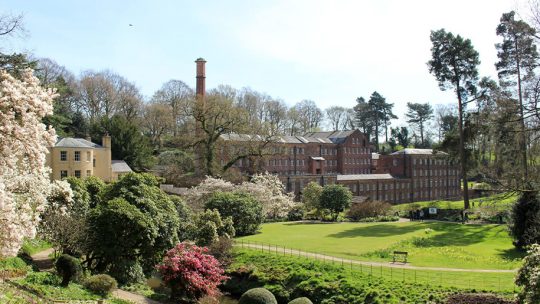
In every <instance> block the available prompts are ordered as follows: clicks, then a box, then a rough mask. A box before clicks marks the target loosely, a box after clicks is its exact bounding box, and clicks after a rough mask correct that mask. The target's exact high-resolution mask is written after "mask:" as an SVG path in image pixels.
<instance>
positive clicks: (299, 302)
mask: <svg viewBox="0 0 540 304" xmlns="http://www.w3.org/2000/svg"><path fill="white" fill-rule="evenodd" d="M289 304H313V302H311V300H310V299H308V298H306V297H301V298H296V299H294V300H292V301H290V302H289Z"/></svg>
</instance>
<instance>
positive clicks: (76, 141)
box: [54, 137, 103, 148]
mask: <svg viewBox="0 0 540 304" xmlns="http://www.w3.org/2000/svg"><path fill="white" fill-rule="evenodd" d="M54 146H55V147H64V148H103V147H102V146H101V145H98V144H96V143H93V142H91V141H88V140H86V139H84V138H73V137H64V138H62V137H59V138H58V141H56V144H55V145H54Z"/></svg>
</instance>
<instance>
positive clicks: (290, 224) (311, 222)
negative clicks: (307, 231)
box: [284, 221, 343, 226]
mask: <svg viewBox="0 0 540 304" xmlns="http://www.w3.org/2000/svg"><path fill="white" fill-rule="evenodd" d="M342 223H343V222H321V221H298V222H287V223H284V225H285V226H298V225H319V224H322V225H329V224H334V225H336V224H342Z"/></svg>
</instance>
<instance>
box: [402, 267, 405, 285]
mask: <svg viewBox="0 0 540 304" xmlns="http://www.w3.org/2000/svg"><path fill="white" fill-rule="evenodd" d="M402 269H403V282H405V268H402Z"/></svg>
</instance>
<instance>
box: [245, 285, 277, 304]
mask: <svg viewBox="0 0 540 304" xmlns="http://www.w3.org/2000/svg"><path fill="white" fill-rule="evenodd" d="M277 303H278V302H277V300H276V297H274V295H273V294H272V293H271V292H270V291H268V290H267V289H265V288H253V289H250V290H248V291H246V292H245V293H244V294H243V295H242V296H241V297H240V301H238V304H277Z"/></svg>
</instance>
